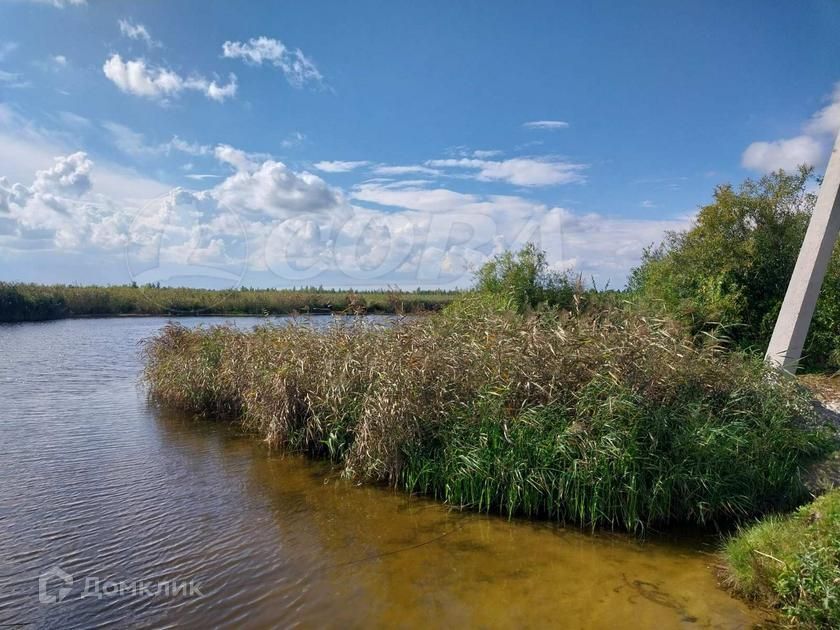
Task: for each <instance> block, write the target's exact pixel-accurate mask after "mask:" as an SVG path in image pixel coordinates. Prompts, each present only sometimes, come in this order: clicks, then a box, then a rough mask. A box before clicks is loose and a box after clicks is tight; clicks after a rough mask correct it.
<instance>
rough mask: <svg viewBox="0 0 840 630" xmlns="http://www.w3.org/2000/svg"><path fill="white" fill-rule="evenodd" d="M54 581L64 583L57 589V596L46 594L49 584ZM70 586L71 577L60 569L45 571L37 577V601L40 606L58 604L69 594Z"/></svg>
mask: <svg viewBox="0 0 840 630" xmlns="http://www.w3.org/2000/svg"><path fill="white" fill-rule="evenodd" d="M55 580H58V581H60V582H63V583H64V586H61V587H59V589H58V594H57V595H53V594H51V593H48V592H47V588H48V584H49V582H50V581H55ZM71 586H73V576H72V575H70V574H69V573H67V572H66V571H64V570H62V568H61V567H52V568H51V569H47V570H46V571H44V572H43V573H42V574H41V575H39V576H38V601H39V602H41V603H42V604H55V603H56V602H60V601H62V600H63V599H64V598H65V597H67V595H68V594H69V593H70V587H71Z"/></svg>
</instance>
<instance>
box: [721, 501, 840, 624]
mask: <svg viewBox="0 0 840 630" xmlns="http://www.w3.org/2000/svg"><path fill="white" fill-rule="evenodd" d="M724 558H725V561H726V567H725V572H726V580H727V582H728V583H729V584H730V586H732V588H734V589H735V590H736V591H737V592H738V593H740V594H742V595H743V596H745V597H748V598H750V599H753V600H756V601H758V602H760V603H762V604H765V605H771V606H774V607H776V608H778V609H780V610H781V612H782V614H783V615H784V617H786V618H787V620H788V621H789V622H790V623H792V624H795V625H797V626H800V627H808V628H838V627H840V490H833V491H831V492H829V493H828V494H825V495H823V496H822V497H820V498H818V499H816V500H815V501H814V502H813V503H809V504H808V505H805V506H803V507H801V508H799V510H797V511H796V512H795V513H794V514H792V515H790V516H770V517H767V518H766V519H764V520H762V521H761V522H760V523H758V524H756V525H753V526H752V527H749V528H747V529H745V530H743V531H741V532H739V534H738V535H737V536H735V537H734V538H732V539H731V540H730V541H729V542H728V543H727V545H726V547H725V549H724Z"/></svg>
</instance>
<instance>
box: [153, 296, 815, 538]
mask: <svg viewBox="0 0 840 630" xmlns="http://www.w3.org/2000/svg"><path fill="white" fill-rule="evenodd" d="M462 302H463V303H466V305H467V306H466V307H463V305H461V306H459V307H453V308H450V309H448V310H447V312H445V313H443V314H439V315H434V316H430V317H424V318H415V319H412V320H405V321H403V322H401V323H399V324H397V325H392V326H381V325H380V326H377V325H372V324H369V323H367V322H365V321H363V320H358V319H354V318H339V319H336V321H335V322H334V324H333V325H331V326H330V327H329V328H328V329H327V330H315V329H314V328H312V327H310V326H308V325H307V324H306V323H305V322H300V323H295V324H292V325H288V326H276V325H271V324H266V325H264V326H260V327H258V328H256V329H255V330H253V331H248V332H243V331H241V330H237V329H235V328H233V327H228V326H217V327H210V328H198V329H187V328H184V327H182V326H178V325H170V326H168V327H166V328H165V329H164V330H163V332H162V333H161V334H160V335H159V336H157V337H155V338H153V339H151V340H149V341H148V342H147V344H146V345H145V347H144V352H145V358H146V368H145V381H146V382H147V384H148V386H149V393H150V396H151V397H152V399H153V400H155V401H157V402H158V403H160V404H164V405H171V406H175V407H179V408H182V409H185V410H189V411H191V412H195V413H197V414H200V415H203V416H209V417H221V418H226V419H229V420H233V421H237V422H241V423H242V424H243V425H244V426H245V427H247V428H248V429H250V430H252V431H254V432H255V433H256V434H258V435H260V436H262V437H263V438H264V439H265V440H266V441H267V442H268V443H269V444H270V445H271V446H272V447H275V448H279V449H283V450H288V451H303V452H306V453H309V454H311V455H313V456H316V457H329V458H331V459H332V460H333V461H334V462H335V463H336V465H338V466H340V467H341V469H342V470H343V472H344V474H345V475H347V476H348V477H350V478H352V479H355V480H357V481H360V482H363V481H370V482H381V483H388V484H391V485H393V486H397V487H402V488H404V489H406V490H408V491H412V492H422V493H425V494H429V495H432V496H435V497H438V498H440V499H442V500H444V501H447V502H448V503H450V504H452V505H454V506H459V507H467V508H472V509H476V510H481V511H487V512H491V511H492V512H501V513H503V514H507V515H515V514H521V515H528V516H539V517H548V518H552V519H558V520H561V521H569V522H575V523H580V524H585V525H591V526H595V525H602V526H608V527H616V528H626V529H628V530H634V531H642V530H644V529H645V528H646V527H648V526H650V525H652V524H663V523H668V522H695V523H700V524H707V523H710V522H721V521H731V520H740V519H744V518H746V517H750V516H752V515H756V514H760V513H763V512H765V511H767V510H772V509H781V508H784V507H789V506H791V505H794V504H797V503H798V502H800V501H802V500H803V498H804V496H805V491H804V488H803V485H802V482H801V479H800V471H801V470H802V467H803V466H804V465H805V463H806V462H807V461H808V460H809V459H811V458H812V457H814V456H816V455H818V454H819V453H821V452H823V451H824V450H825V449H826V448H827V447H828V445H829V442H830V439H829V437H828V433H827V431H825V430H824V429H822V428H821V427H820V426H819V421H818V418H817V416H816V415H815V413H814V410H813V409H812V406H811V403H810V400H809V396H808V395H807V394H806V393H805V392H804V391H803V390H802V389H801V388H800V387H799V386H798V385H797V384H796V383H795V382H794V380H793V379H789V378H785V377H782V376H779V375H777V374H775V373H771V372H769V371H768V370H767V369H766V368H765V366H764V365H763V363H762V362H761V361H760V359H757V358H755V357H752V356H748V355H745V354H741V353H735V352H724V351H723V349H722V347H721V345H720V344H719V343H717V342H716V341H715V340H713V339H711V338H710V339H709V341H708V342H707V343H704V344H700V345H698V344H697V343H696V341H695V340H693V339H691V338H690V337H689V336H687V335H686V334H684V333H683V332H682V331H681V330H680V329H679V327H677V326H676V325H675V324H672V323H670V322H668V321H663V320H657V319H651V318H646V317H644V316H643V315H641V314H639V313H637V312H634V311H632V310H626V309H612V310H610V311H607V312H604V313H601V314H598V315H578V316H572V315H569V314H567V313H560V312H553V311H552V312H543V313H541V314H526V315H519V314H516V313H512V312H499V311H497V310H492V309H483V308H481V307H480V305H472V306H470V305H469V304H468V302H469V300H468V299H466V298H465V299H463V300H462Z"/></svg>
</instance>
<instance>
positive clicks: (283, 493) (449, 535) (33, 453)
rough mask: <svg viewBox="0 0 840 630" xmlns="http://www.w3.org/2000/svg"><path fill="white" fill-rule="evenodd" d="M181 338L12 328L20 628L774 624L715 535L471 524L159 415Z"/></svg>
mask: <svg viewBox="0 0 840 630" xmlns="http://www.w3.org/2000/svg"><path fill="white" fill-rule="evenodd" d="M166 321H167V320H165V319H162V318H142V319H133V318H115V319H87V320H63V321H56V322H47V323H35V324H15V325H2V326H0V405H2V413H0V626H2V625H7V624H15V625H21V626H23V627H26V626H31V627H47V628H49V627H53V628H74V627H92V626H99V625H102V626H113V627H127V626H135V627H174V626H179V627H195V628H205V627H211V626H226V627H236V628H246V627H254V628H259V627H269V626H273V627H277V626H280V627H284V626H303V627H320V626H332V627H362V626H365V627H370V626H398V627H415V626H421V625H422V626H428V625H435V626H444V625H445V626H454V625H462V626H470V627H475V626H479V627H512V626H516V627H539V626H545V625H555V626H562V627H566V628H625V627H648V628H695V627H697V628H699V627H703V628H706V627H716V628H745V627H751V626H752V625H753V624H754V623H756V622H757V621H760V617H759V616H758V615H757V613H756V612H755V611H751V610H750V609H748V608H747V607H746V606H745V605H744V604H742V603H740V602H739V601H737V600H735V599H733V598H731V597H730V596H729V595H728V594H726V593H725V592H724V591H722V590H721V589H719V588H718V586H717V584H716V580H715V577H714V573H713V571H712V569H711V565H713V563H714V562H715V558H714V556H713V555H712V553H713V551H714V539H710V540H707V541H704V540H703V539H698V538H697V537H691V538H690V542H685V538H684V537H683V538H682V542H679V543H678V542H676V541H670V540H667V539H662V538H659V537H653V538H651V539H649V540H648V541H647V542H644V543H641V542H638V541H636V540H634V539H632V538H629V537H626V536H622V535H613V534H607V533H601V534H597V535H590V534H587V533H582V532H579V531H578V530H576V529H574V528H566V529H564V528H562V527H557V526H555V525H552V524H549V523H533V522H526V521H518V520H514V521H509V520H507V519H505V518H500V517H489V516H482V515H476V514H472V513H460V512H456V511H451V510H448V509H447V508H446V507H445V506H442V505H440V504H437V503H435V502H433V501H429V500H425V499H422V498H416V497H414V498H411V497H408V496H406V495H404V494H402V493H399V492H394V491H392V490H389V489H386V488H377V487H357V486H354V485H352V484H349V483H347V482H344V481H342V480H341V479H338V478H337V477H336V476H335V475H334V474H332V473H331V471H330V470H329V468H328V467H326V466H325V465H324V464H321V463H314V462H310V461H306V460H304V459H301V458H299V457H296V456H287V457H283V456H281V455H279V454H278V453H275V452H271V451H270V450H268V449H267V448H266V447H265V446H264V445H263V444H262V443H261V442H260V441H259V440H257V439H255V438H254V437H251V436H248V435H242V434H241V433H239V432H238V431H236V430H235V428H233V427H231V426H229V425H226V424H223V423H220V422H213V421H206V420H205V421H202V420H195V419H192V418H188V417H184V416H183V415H181V414H178V413H172V412H166V411H161V410H158V409H156V408H154V407H153V406H150V405H148V404H147V402H146V400H145V396H144V393H143V391H142V388H141V387H140V386H139V383H138V376H139V372H140V369H141V361H140V357H139V356H138V342H139V341H140V340H142V339H144V338H146V337H149V336H150V335H153V334H154V333H155V332H156V331H157V330H159V329H160V327H161V326H163V325H164V324H165V323H166ZM182 321H183V322H184V323H185V324H186V325H197V324H209V323H218V322H220V321H222V320H219V319H214V318H206V319H195V318H189V319H185V320H182ZM256 321H258V320H254V319H251V318H248V319H245V318H241V319H236V320H235V323H236V325H238V326H245V327H247V326H251V325H253V324H254V323H255V322H256ZM313 321H314V324H313V325H323V324H324V323H325V322H326V321H327V320H326V319H324V320H318V319H315V320H313ZM62 572H63V573H62ZM39 578H40V579H39ZM39 587H40V588H39ZM52 600H55V601H52Z"/></svg>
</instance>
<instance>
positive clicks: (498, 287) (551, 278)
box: [475, 243, 575, 312]
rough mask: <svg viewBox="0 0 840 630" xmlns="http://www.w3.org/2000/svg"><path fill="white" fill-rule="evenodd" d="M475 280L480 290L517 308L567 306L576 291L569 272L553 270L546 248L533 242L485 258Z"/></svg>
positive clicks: (571, 301)
mask: <svg viewBox="0 0 840 630" xmlns="http://www.w3.org/2000/svg"><path fill="white" fill-rule="evenodd" d="M475 282H476V285H475V289H476V291H478V292H479V293H480V294H483V295H487V296H490V297H493V298H498V299H501V300H503V301H504V302H505V304H506V305H507V307H508V308H513V309H516V310H517V311H520V312H522V311H526V310H531V309H535V308H537V307H538V306H541V305H543V306H566V307H568V306H570V305H571V304H572V303H573V300H574V294H575V287H574V285H573V283H572V282H571V281H570V280H569V276H568V274H565V273H558V272H555V271H552V270H551V269H550V268H549V266H548V262H547V261H546V257H545V252H544V251H542V250H541V249H539V248H538V247H537V246H536V245H534V244H533V243H528V244H527V245H525V247H523V248H522V249H521V250H519V251H518V252H515V253H514V252H510V251H505V252H504V253H502V254H498V255H496V256H494V257H493V258H491V259H490V260H488V261H487V262H486V263H484V265H482V266H481V268H480V269H479V270H478V271H477V272H476V274H475Z"/></svg>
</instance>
